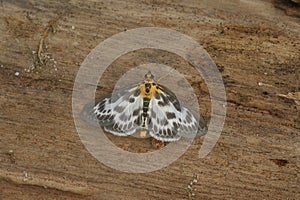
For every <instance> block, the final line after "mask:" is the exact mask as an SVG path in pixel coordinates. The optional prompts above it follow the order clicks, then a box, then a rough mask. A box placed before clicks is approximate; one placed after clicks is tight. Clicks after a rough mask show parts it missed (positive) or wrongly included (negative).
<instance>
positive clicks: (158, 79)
mask: <svg viewBox="0 0 300 200" xmlns="http://www.w3.org/2000/svg"><path fill="white" fill-rule="evenodd" d="M174 70H176V69H175V68H172V69H171V70H170V71H169V72H168V73H167V74H165V75H163V76H161V77H160V78H159V79H158V80H157V82H159V81H160V80H161V79H162V78H165V77H167V76H169V75H170V74H171V73H172V72H173V71H174Z"/></svg>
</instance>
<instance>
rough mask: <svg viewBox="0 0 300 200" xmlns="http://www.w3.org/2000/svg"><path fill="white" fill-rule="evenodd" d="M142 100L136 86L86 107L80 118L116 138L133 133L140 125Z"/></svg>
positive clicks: (118, 91) (107, 96)
mask: <svg viewBox="0 0 300 200" xmlns="http://www.w3.org/2000/svg"><path fill="white" fill-rule="evenodd" d="M142 105H143V100H142V98H141V96H140V91H139V90H138V88H137V86H134V87H130V88H126V89H121V90H117V91H115V92H114V93H113V94H110V95H106V96H104V97H103V98H101V99H100V100H98V101H96V103H95V104H92V105H87V106H85V108H84V109H83V111H82V113H81V116H82V118H83V119H85V120H86V121H88V122H89V123H92V124H100V125H101V126H103V127H104V129H105V130H106V131H108V132H111V133H112V134H114V135H118V136H127V135H131V134H133V133H135V131H136V128H137V127H139V126H140V124H141V120H140V117H141V113H142Z"/></svg>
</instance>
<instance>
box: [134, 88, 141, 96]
mask: <svg viewBox="0 0 300 200" xmlns="http://www.w3.org/2000/svg"><path fill="white" fill-rule="evenodd" d="M140 94H141V91H140V90H139V89H137V90H135V91H134V93H133V96H135V97H138V96H139V95H140Z"/></svg>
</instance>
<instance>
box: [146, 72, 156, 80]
mask: <svg viewBox="0 0 300 200" xmlns="http://www.w3.org/2000/svg"><path fill="white" fill-rule="evenodd" d="M153 78H154V75H153V74H152V73H151V71H148V73H147V74H145V79H148V80H149V79H150V80H152V79H153Z"/></svg>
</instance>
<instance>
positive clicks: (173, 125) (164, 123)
mask: <svg viewBox="0 0 300 200" xmlns="http://www.w3.org/2000/svg"><path fill="white" fill-rule="evenodd" d="M162 89H163V90H162V92H161V93H158V94H156V96H155V97H154V98H152V100H151V102H150V105H149V108H150V119H151V120H150V124H149V133H150V135H151V136H152V137H154V138H155V139H157V140H161V141H167V142H172V141H177V140H179V139H180V138H181V137H182V136H183V137H187V138H194V137H195V136H196V135H201V134H204V133H205V128H204V126H205V125H204V124H205V123H204V121H203V123H202V121H201V126H199V120H197V119H196V117H195V116H194V115H193V114H192V113H191V111H189V109H188V108H186V107H185V106H183V105H182V104H181V103H180V102H179V100H178V99H177V98H176V96H175V94H173V93H172V92H171V91H169V90H168V89H167V88H162ZM203 125H204V126H203Z"/></svg>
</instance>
